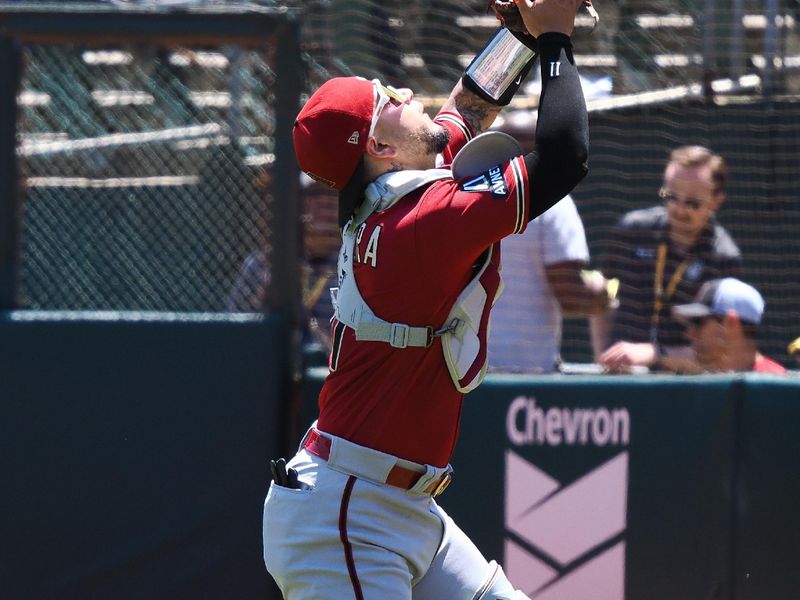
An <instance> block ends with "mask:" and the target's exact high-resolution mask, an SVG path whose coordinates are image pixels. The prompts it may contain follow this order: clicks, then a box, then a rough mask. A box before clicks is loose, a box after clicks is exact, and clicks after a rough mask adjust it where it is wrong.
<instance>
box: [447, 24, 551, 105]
mask: <svg viewBox="0 0 800 600" xmlns="http://www.w3.org/2000/svg"><path fill="white" fill-rule="evenodd" d="M525 38H530V39H529V40H527V39H525ZM535 60H536V38H535V37H533V36H531V35H527V36H526V35H522V34H515V33H512V32H510V31H509V30H508V29H506V28H505V27H503V28H501V29H500V30H499V31H498V32H497V33H496V34H495V35H494V37H493V38H492V39H491V40H489V42H488V43H487V44H486V45H485V46H484V47H483V50H481V51H480V52H478V54H477V55H476V56H475V58H473V59H472V62H471V63H470V64H469V66H468V67H467V69H466V71H464V75H463V76H462V78H461V80H462V81H463V83H464V85H465V86H466V87H467V88H468V89H469V90H470V91H472V92H474V93H475V94H477V95H478V96H480V97H481V98H482V99H483V100H485V101H486V102H489V103H490V104H494V105H497V106H506V105H507V104H508V103H509V102H511V98H513V97H514V94H515V93H516V91H517V90H518V89H519V87H520V85H522V81H523V79H525V76H526V75H527V74H528V71H530V69H531V66H532V65H533V62H534V61H535Z"/></svg>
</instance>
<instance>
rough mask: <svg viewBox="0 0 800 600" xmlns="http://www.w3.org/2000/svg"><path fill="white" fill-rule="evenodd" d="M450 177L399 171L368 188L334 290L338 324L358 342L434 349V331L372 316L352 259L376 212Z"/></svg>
mask: <svg viewBox="0 0 800 600" xmlns="http://www.w3.org/2000/svg"><path fill="white" fill-rule="evenodd" d="M451 176H452V175H451V173H450V171H449V170H448V169H429V170H427V171H398V172H396V173H387V174H385V175H382V176H380V177H379V178H378V179H376V180H375V181H374V182H373V183H371V184H370V185H369V186H367V191H366V194H365V199H364V202H363V203H362V204H361V206H360V207H359V208H358V209H357V210H356V212H355V214H354V215H353V217H352V218H351V219H350V221H349V222H348V223H347V225H345V227H344V230H343V232H342V249H341V250H340V251H339V264H338V270H339V288H338V289H336V290H332V292H333V306H334V315H335V317H336V319H337V320H339V321H340V322H342V323H344V324H345V325H347V326H348V327H350V328H352V329H353V330H355V332H356V339H357V340H359V341H366V342H386V343H387V344H389V345H391V346H393V347H394V348H407V347H408V346H413V347H419V348H425V347H427V346H430V345H431V342H432V341H433V337H434V335H435V334H436V332H434V331H433V329H432V328H431V327H412V326H410V325H406V324H405V323H390V322H388V321H384V320H383V319H381V318H380V317H378V316H376V315H375V313H374V312H372V309H371V308H370V307H369V306H368V305H367V303H366V302H365V301H364V298H363V297H362V296H361V291H360V290H359V289H358V284H357V283H356V279H355V277H354V276H353V272H354V271H353V255H354V254H355V252H354V249H355V244H356V237H357V235H358V229H359V227H360V226H361V224H362V223H363V222H364V221H366V220H367V218H368V217H369V216H370V215H371V214H372V213H373V212H376V211H381V210H386V209H387V208H389V207H390V206H392V205H393V204H394V203H396V202H397V201H398V200H399V199H400V198H402V197H403V196H405V195H406V194H408V193H410V192H412V191H413V190H415V189H417V188H419V187H421V186H423V185H426V184H428V183H431V182H433V181H437V180H439V179H446V178H449V177H451Z"/></svg>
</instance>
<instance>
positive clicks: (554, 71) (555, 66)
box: [550, 61, 561, 77]
mask: <svg viewBox="0 0 800 600" xmlns="http://www.w3.org/2000/svg"><path fill="white" fill-rule="evenodd" d="M560 76H561V62H559V61H553V62H551V63H550V77H560Z"/></svg>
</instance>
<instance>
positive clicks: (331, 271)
mask: <svg viewBox="0 0 800 600" xmlns="http://www.w3.org/2000/svg"><path fill="white" fill-rule="evenodd" d="M302 178H303V188H304V191H303V214H302V216H301V221H302V226H303V227H302V232H303V244H304V261H303V266H302V272H301V277H302V293H303V298H302V301H303V309H304V311H305V313H306V315H307V319H308V320H307V324H308V329H307V332H306V339H305V340H304V342H305V345H306V346H309V345H312V346H318V347H319V351H320V352H321V353H325V354H327V352H328V350H330V328H329V322H330V319H331V317H332V316H333V306H332V304H331V298H330V288H332V287H336V285H337V275H336V258H337V255H338V251H339V246H340V244H341V241H342V240H341V233H340V231H339V227H338V215H339V213H338V210H339V208H338V206H339V205H338V196H337V194H336V192H333V191H331V190H330V189H329V188H327V187H326V186H323V185H321V184H319V183H316V182H314V181H313V180H311V178H309V177H308V176H306V175H302ZM270 279H271V272H270V268H269V261H268V258H267V253H266V252H265V251H264V250H263V249H259V250H256V251H255V252H253V253H251V254H250V255H249V256H248V257H247V258H245V260H244V262H243V263H242V268H241V269H240V271H239V274H238V276H237V277H236V280H235V281H234V283H233V285H232V286H231V289H230V291H229V293H228V297H227V298H226V301H225V307H226V309H227V310H229V311H231V312H247V311H262V310H269V290H270Z"/></svg>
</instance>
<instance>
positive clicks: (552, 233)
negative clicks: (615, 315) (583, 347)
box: [489, 196, 589, 373]
mask: <svg viewBox="0 0 800 600" xmlns="http://www.w3.org/2000/svg"><path fill="white" fill-rule="evenodd" d="M501 248H502V250H501V257H502V266H503V271H502V275H503V283H504V284H505V291H504V292H503V294H502V296H500V299H499V300H498V301H497V304H496V305H495V306H494V308H493V310H492V316H491V325H490V330H489V367H490V369H491V370H493V371H506V372H515V373H542V372H544V373H549V372H552V371H554V370H555V366H556V363H557V361H558V359H559V353H560V348H561V318H562V317H561V307H560V306H559V304H558V300H556V297H555V296H554V295H553V291H552V289H551V288H550V284H549V282H548V281H547V275H546V274H545V270H544V269H545V265H552V264H555V263H559V262H564V261H584V262H588V261H589V247H588V245H587V244H586V233H585V231H584V229H583V223H582V222H581V218H580V215H578V209H577V207H576V206H575V202H573V200H572V198H570V197H569V196H566V197H565V198H563V199H562V200H561V201H559V202H558V203H557V204H556V205H555V206H553V207H552V208H551V209H550V210H548V211H547V212H545V213H543V214H542V215H540V216H539V217H537V218H536V219H534V220H533V221H531V222H530V223H529V224H528V228H527V229H526V230H525V232H524V233H523V234H521V235H512V236H509V237H507V238H505V239H504V240H503V242H502V245H501Z"/></svg>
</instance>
